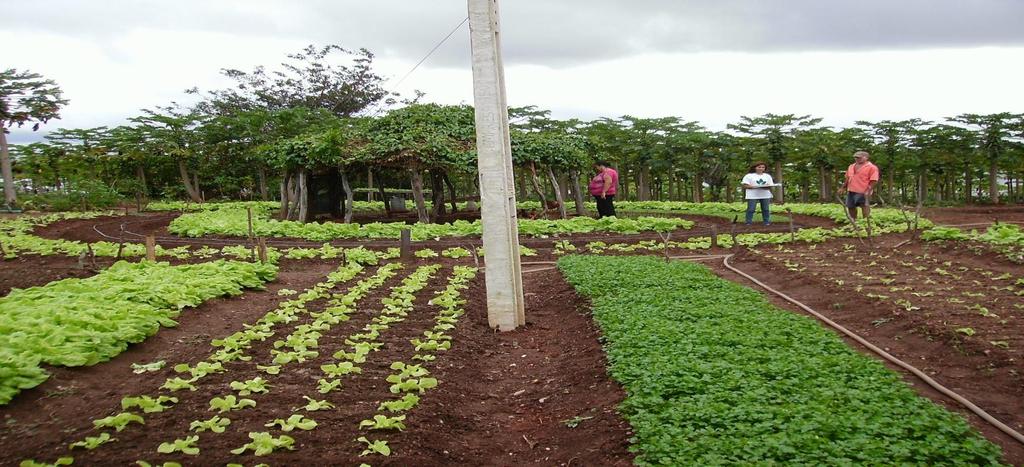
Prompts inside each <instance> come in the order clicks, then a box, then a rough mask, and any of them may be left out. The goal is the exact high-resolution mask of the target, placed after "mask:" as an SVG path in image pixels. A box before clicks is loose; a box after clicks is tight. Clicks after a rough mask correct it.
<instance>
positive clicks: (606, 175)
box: [589, 159, 619, 219]
mask: <svg viewBox="0 0 1024 467" xmlns="http://www.w3.org/2000/svg"><path fill="white" fill-rule="evenodd" d="M594 171H595V172H597V175H595V176H594V178H592V179H590V187H589V188H590V194H591V195H593V196H594V201H596V202H597V218H598V219H600V218H602V217H609V216H615V203H614V201H615V192H616V191H617V189H618V186H619V173H618V172H616V171H615V169H613V168H611V167H610V166H609V165H608V162H606V161H604V160H600V159H599V160H597V161H596V162H594Z"/></svg>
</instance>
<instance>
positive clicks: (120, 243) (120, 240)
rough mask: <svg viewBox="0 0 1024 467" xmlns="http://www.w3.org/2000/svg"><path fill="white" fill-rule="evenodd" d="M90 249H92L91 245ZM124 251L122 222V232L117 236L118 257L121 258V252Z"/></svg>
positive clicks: (122, 225) (122, 227)
mask: <svg viewBox="0 0 1024 467" xmlns="http://www.w3.org/2000/svg"><path fill="white" fill-rule="evenodd" d="M89 251H90V252H91V251H92V248H91V247H90V249H89ZM123 252H124V224H121V233H120V234H119V235H118V236H117V259H121V253H123Z"/></svg>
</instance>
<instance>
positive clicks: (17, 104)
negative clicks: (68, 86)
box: [0, 68, 68, 206]
mask: <svg viewBox="0 0 1024 467" xmlns="http://www.w3.org/2000/svg"><path fill="white" fill-rule="evenodd" d="M67 104H68V100H67V99H64V98H63V92H62V91H61V89H60V87H59V86H57V83H56V82H54V81H53V80H49V79H45V78H43V76H42V75H40V74H38V73H32V72H30V71H18V70H16V69H14V68H8V69H6V70H3V71H0V178H3V181H4V204H6V205H8V206H14V205H16V204H17V202H18V197H17V194H16V192H15V191H14V170H12V165H11V155H10V152H9V149H8V146H7V133H9V132H10V128H13V127H15V126H17V127H22V126H24V125H25V124H30V125H31V128H32V131H36V130H38V129H39V126H40V125H42V124H44V123H46V122H49V121H50V120H52V119H57V118H60V109H61V107H64V106H65V105H67Z"/></svg>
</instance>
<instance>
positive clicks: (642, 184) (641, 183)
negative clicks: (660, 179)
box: [636, 167, 651, 201]
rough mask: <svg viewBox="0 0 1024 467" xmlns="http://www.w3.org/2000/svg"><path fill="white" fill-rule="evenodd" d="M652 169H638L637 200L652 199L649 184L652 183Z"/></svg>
mask: <svg viewBox="0 0 1024 467" xmlns="http://www.w3.org/2000/svg"><path fill="white" fill-rule="evenodd" d="M648 178H650V169H648V168H647V167H640V170H637V171H636V200H637V201H650V199H651V189H650V187H649V186H648V185H649V184H650V180H648Z"/></svg>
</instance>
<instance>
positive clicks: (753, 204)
mask: <svg viewBox="0 0 1024 467" xmlns="http://www.w3.org/2000/svg"><path fill="white" fill-rule="evenodd" d="M767 168H768V166H767V165H765V163H764V162H755V163H754V165H751V166H750V172H749V173H747V174H746V175H744V176H743V182H742V183H743V188H746V196H744V198H745V199H746V200H747V225H750V224H751V222H753V221H754V211H755V210H756V208H757V205H758V204H760V205H761V220H762V221H764V225H772V216H771V212H770V210H769V207H768V206H769V205H771V203H772V187H773V186H775V182H774V181H773V180H772V176H771V175H768V174H766V173H764V171H765V169H767Z"/></svg>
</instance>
